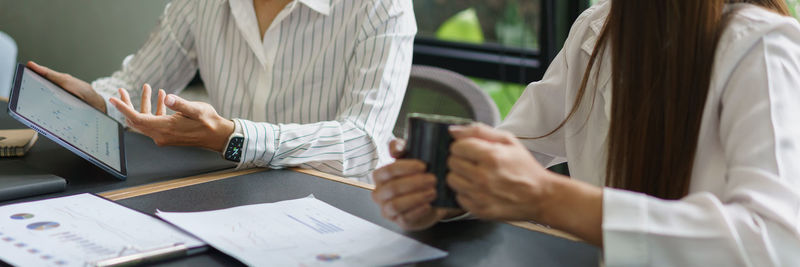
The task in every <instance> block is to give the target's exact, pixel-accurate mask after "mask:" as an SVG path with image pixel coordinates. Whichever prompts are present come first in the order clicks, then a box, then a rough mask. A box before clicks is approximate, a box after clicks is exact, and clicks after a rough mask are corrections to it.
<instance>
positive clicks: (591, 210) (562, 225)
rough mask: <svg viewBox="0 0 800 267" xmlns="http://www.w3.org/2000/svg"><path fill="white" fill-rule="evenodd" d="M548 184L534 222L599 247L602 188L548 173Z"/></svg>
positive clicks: (600, 243) (600, 245)
mask: <svg viewBox="0 0 800 267" xmlns="http://www.w3.org/2000/svg"><path fill="white" fill-rule="evenodd" d="M550 175H552V176H553V177H552V179H550V180H551V181H550V182H549V183H548V184H549V186H548V187H547V188H548V189H547V190H545V193H544V194H543V196H542V201H541V202H540V203H539V207H540V208H539V209H538V210H539V211H538V216H536V217H538V218H534V219H535V220H536V221H538V222H541V223H544V224H546V225H550V226H551V227H553V228H556V229H559V230H562V231H566V232H568V233H571V234H573V235H575V236H577V237H579V238H581V239H583V240H585V241H586V242H588V243H590V244H593V245H596V246H599V247H602V246H603V231H602V222H603V190H602V188H599V187H596V186H593V185H590V184H587V183H584V182H581V181H577V180H573V179H569V177H566V176H562V175H558V174H555V173H550Z"/></svg>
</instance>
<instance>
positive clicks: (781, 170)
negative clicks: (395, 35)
mask: <svg viewBox="0 0 800 267" xmlns="http://www.w3.org/2000/svg"><path fill="white" fill-rule="evenodd" d="M730 2H732V1H724V0H702V1H697V0H660V1H623V0H610V1H604V2H601V3H598V4H596V5H595V6H594V7H592V8H590V9H589V10H587V11H586V12H584V13H583V14H582V15H581V16H580V18H578V20H577V21H576V22H575V24H574V26H573V28H572V31H571V33H570V35H569V37H568V39H567V41H566V44H565V46H564V49H563V50H562V51H561V53H560V54H559V55H558V56H557V57H556V58H555V60H554V62H553V63H552V64H551V66H550V67H549V69H548V71H547V73H546V74H545V76H544V78H543V79H542V80H541V81H539V82H534V83H532V84H530V85H529V86H528V88H527V90H526V91H525V93H524V94H523V95H522V97H521V98H520V100H519V102H517V103H516V105H515V106H514V108H513V110H512V111H511V113H510V114H509V116H508V118H507V119H506V120H505V122H504V123H503V124H502V125H501V126H500V130H494V129H491V128H489V127H486V126H480V125H477V126H468V127H454V128H452V129H451V133H452V134H453V135H454V137H455V138H456V140H457V141H456V142H455V143H454V144H453V146H452V147H451V152H452V156H451V158H450V159H449V161H448V166H449V167H450V169H451V173H450V174H449V175H448V177H447V182H448V184H449V185H450V186H451V187H452V188H453V189H454V190H455V191H456V192H457V200H458V202H459V203H460V204H461V205H462V206H463V207H464V209H465V210H466V211H469V212H470V213H471V214H472V215H474V216H476V217H478V218H483V219H492V220H511V221H516V220H532V221H537V222H540V223H544V224H547V225H550V226H552V227H554V228H557V229H561V230H564V231H566V232H569V233H572V234H574V235H576V236H578V237H580V238H582V239H583V240H585V241H587V242H589V243H591V244H595V245H597V246H600V247H602V249H603V254H604V261H605V264H606V265H607V266H642V265H659V266H690V265H692V266H800V254H798V253H799V252H800V108H798V107H800V26H799V25H798V23H797V21H795V20H794V19H792V18H789V17H787V16H785V15H786V13H787V10H786V6H785V3H784V2H783V0H760V1H757V0H753V1H746V2H748V3H752V4H732V3H730ZM392 146H394V148H393V150H394V151H395V152H399V151H400V150H401V149H402V144H401V142H395V143H394V144H393V145H392ZM529 151H532V152H533V154H531V153H529ZM564 161H568V162H569V167H570V168H569V169H570V173H571V178H572V179H568V178H567V177H564V176H562V175H559V174H555V173H552V172H549V171H547V170H546V169H545V168H544V167H546V166H551V165H553V164H557V163H560V162H564ZM424 169H425V166H424V165H423V164H422V163H421V162H419V161H415V160H398V161H396V163H394V164H391V165H388V166H386V167H383V168H381V169H378V170H376V171H375V172H374V173H373V174H374V179H375V180H376V183H377V188H376V190H375V191H374V193H373V198H374V200H375V201H376V202H377V203H378V204H379V205H380V206H381V208H382V211H383V215H384V216H385V217H386V218H388V219H390V220H393V221H394V222H396V223H398V224H399V225H401V226H403V227H404V228H406V229H412V230H413V229H423V228H426V227H429V226H431V225H432V224H435V223H436V222H438V221H440V220H442V219H445V218H448V217H453V216H455V215H457V214H458V212H455V211H445V210H442V209H436V208H433V207H431V206H430V205H429V204H428V203H429V202H430V201H431V200H432V199H433V198H434V196H435V191H434V187H433V184H434V181H435V178H434V177H432V175H430V174H425V173H424Z"/></svg>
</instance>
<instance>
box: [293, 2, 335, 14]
mask: <svg viewBox="0 0 800 267" xmlns="http://www.w3.org/2000/svg"><path fill="white" fill-rule="evenodd" d="M296 1H297V2H300V3H302V4H304V5H306V6H307V7H309V8H311V9H312V10H314V11H317V12H319V13H320V14H322V15H325V16H327V15H328V14H330V13H331V3H332V2H333V0H296Z"/></svg>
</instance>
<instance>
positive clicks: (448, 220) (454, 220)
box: [439, 211, 475, 223]
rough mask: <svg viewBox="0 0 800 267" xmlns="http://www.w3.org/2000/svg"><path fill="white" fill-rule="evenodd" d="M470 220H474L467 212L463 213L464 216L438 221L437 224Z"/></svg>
mask: <svg viewBox="0 0 800 267" xmlns="http://www.w3.org/2000/svg"><path fill="white" fill-rule="evenodd" d="M471 219H475V217H473V216H472V213H470V212H469V211H467V212H464V214H461V215H458V216H456V217H453V218H447V219H441V220H439V222H443V223H449V222H456V221H463V220H471Z"/></svg>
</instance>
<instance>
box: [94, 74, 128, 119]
mask: <svg viewBox="0 0 800 267" xmlns="http://www.w3.org/2000/svg"><path fill="white" fill-rule="evenodd" d="M107 79H109V78H102V79H98V80H96V81H94V82H92V88H100V87H102V86H106V85H107V84H108V83H110V82H109V81H107ZM96 92H97V91H96ZM97 94H99V95H100V96H101V97H103V101H104V102H106V114H107V115H108V116H109V117H111V118H112V119H114V120H116V121H118V122H119V123H121V124H122V126H124V127H128V124H127V123H125V115H123V114H122V112H120V111H119V110H118V109H117V108H116V107H114V105H113V104H111V101H109V99H111V97H113V96H112V95H110V94H104V93H100V92H97Z"/></svg>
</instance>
